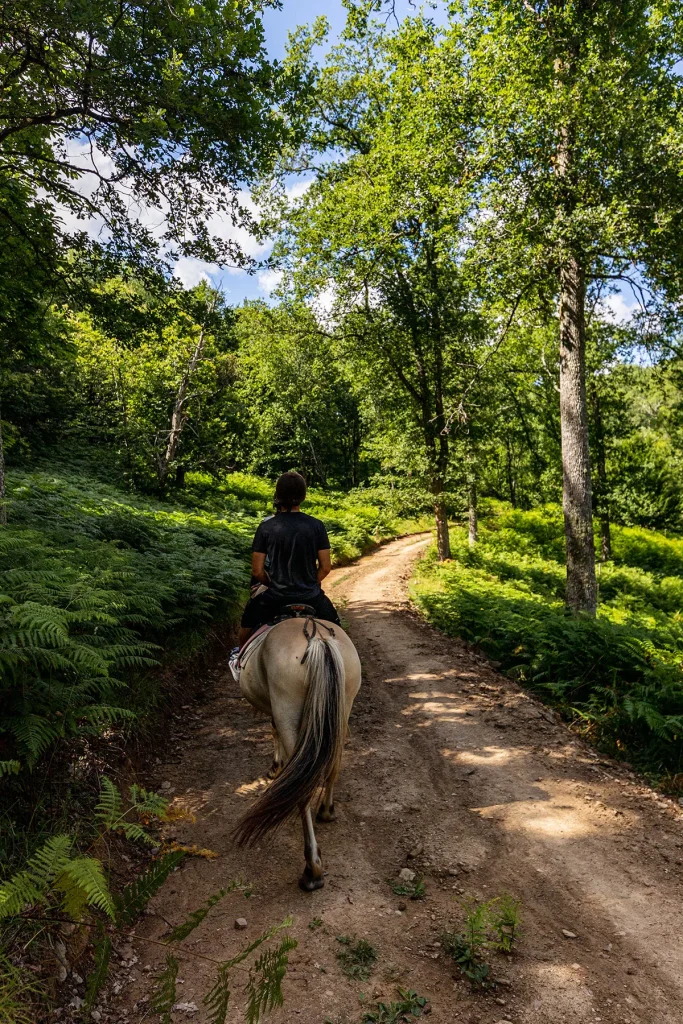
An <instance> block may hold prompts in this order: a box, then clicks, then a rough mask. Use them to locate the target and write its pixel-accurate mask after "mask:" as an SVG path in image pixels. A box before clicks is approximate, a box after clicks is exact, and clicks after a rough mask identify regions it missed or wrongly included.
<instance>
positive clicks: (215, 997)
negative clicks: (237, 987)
mask: <svg viewBox="0 0 683 1024" xmlns="http://www.w3.org/2000/svg"><path fill="white" fill-rule="evenodd" d="M229 971H230V968H229V966H228V965H227V964H222V965H221V967H219V969H218V977H217V979H216V984H215V985H214V986H213V988H212V989H211V991H210V992H207V994H206V995H205V996H204V999H203V1000H202V1002H203V1003H204V1006H205V1007H206V1008H207V1010H208V1012H209V1024H225V1022H226V1020H227V1017H228V1004H229V1002H230V989H229V988H228V980H229V979H228V975H229Z"/></svg>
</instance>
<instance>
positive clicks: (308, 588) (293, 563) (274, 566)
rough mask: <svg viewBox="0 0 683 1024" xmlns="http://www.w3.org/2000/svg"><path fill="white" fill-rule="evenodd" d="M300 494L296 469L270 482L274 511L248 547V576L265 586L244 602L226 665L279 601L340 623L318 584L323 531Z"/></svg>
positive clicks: (326, 559) (325, 544)
mask: <svg viewBox="0 0 683 1024" xmlns="http://www.w3.org/2000/svg"><path fill="white" fill-rule="evenodd" d="M305 498H306V481H305V480H304V478H303V477H302V476H301V474H300V473H283V474H282V476H281V477H280V478H279V479H278V481H277V483H276V485H275V508H276V509H277V515H275V516H271V517H270V518H269V519H265V520H264V521H263V522H262V523H261V525H260V526H259V528H258V529H257V531H256V536H255V537H254V542H253V544H252V546H251V551H252V555H251V571H252V576H253V577H254V579H255V580H256V581H258V582H259V583H261V584H262V585H263V587H265V588H266V589H261V591H260V592H257V593H256V594H255V596H253V597H251V598H250V599H249V601H248V602H247V605H246V607H245V609H244V613H243V615H242V622H241V624H240V631H239V634H238V637H237V640H238V645H239V646H238V647H237V648H236V649H235V651H233V655H232V656H231V659H230V661H231V667H232V663H233V662H234V661H236V658H235V654H236V653H237V652H239V651H240V650H241V649H242V647H244V645H245V643H246V642H247V640H248V639H249V637H250V636H251V634H252V633H253V632H254V630H255V629H258V627H259V626H264V625H265V624H266V623H267V622H272V621H273V619H275V618H277V616H278V615H279V614H280V612H281V610H282V608H283V606H284V605H287V604H308V605H310V606H311V607H312V608H313V609H314V611H315V614H316V615H317V616H318V618H321V619H326V620H327V621H329V622H334V623H336V624H337V625H340V622H339V616H338V615H337V611H336V609H335V607H334V605H333V604H332V602H331V601H330V599H329V597H327V595H326V594H325V593H324V591H323V590H322V588H321V586H320V584H321V582H322V581H323V580H324V579H325V577H326V576H327V575H328V573H329V572H330V570H331V568H332V562H331V557H330V542H329V540H328V537H327V530H326V529H325V526H324V524H323V523H321V521H320V520H319V519H314V518H313V516H309V515H306V513H305V512H302V511H301V504H302V502H303V501H304V500H305ZM266 560H268V570H266Z"/></svg>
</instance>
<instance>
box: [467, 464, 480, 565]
mask: <svg viewBox="0 0 683 1024" xmlns="http://www.w3.org/2000/svg"><path fill="white" fill-rule="evenodd" d="M467 520H468V524H469V531H468V537H467V540H468V543H469V546H470V547H471V548H473V547H475V546H476V543H477V538H478V534H479V518H478V514H477V478H476V476H475V475H474V473H472V472H471V473H470V476H469V480H468V482H467Z"/></svg>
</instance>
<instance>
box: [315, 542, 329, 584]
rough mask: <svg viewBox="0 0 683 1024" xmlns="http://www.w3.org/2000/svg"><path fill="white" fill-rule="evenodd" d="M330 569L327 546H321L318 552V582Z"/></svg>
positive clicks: (320, 581) (327, 574)
mask: <svg viewBox="0 0 683 1024" xmlns="http://www.w3.org/2000/svg"><path fill="white" fill-rule="evenodd" d="M331 571H332V555H331V554H330V549H329V548H323V549H322V550H321V551H319V552H318V583H322V581H323V580H324V579H325V577H326V576H329V575H330V572H331Z"/></svg>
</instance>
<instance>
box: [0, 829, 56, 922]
mask: <svg viewBox="0 0 683 1024" xmlns="http://www.w3.org/2000/svg"><path fill="white" fill-rule="evenodd" d="M72 847H73V840H72V839H71V838H70V837H69V836H63V835H59V836H52V837H51V838H50V839H48V841H47V842H46V843H45V844H44V845H43V846H42V847H41V848H40V850H37V851H36V853H34V854H33V856H32V857H30V858H29V860H28V862H27V864H26V867H25V868H24V870H23V871H19V872H18V873H17V874H16V875H13V876H12V878H9V879H8V880H7V881H6V882H3V884H2V885H0V921H1V920H3V919H6V918H8V917H15V916H16V915H17V914H20V913H21V912H22V911H23V910H25V909H26V907H30V906H33V905H34V904H36V903H41V902H43V901H44V900H45V899H46V898H47V895H48V892H49V889H50V886H51V885H52V883H53V882H54V880H55V878H56V877H57V876H58V875H59V874H60V873H61V872H62V871H63V870H64V868H65V866H66V865H67V864H68V862H69V859H70V856H71V849H72Z"/></svg>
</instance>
